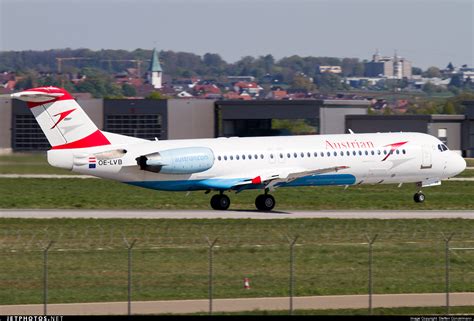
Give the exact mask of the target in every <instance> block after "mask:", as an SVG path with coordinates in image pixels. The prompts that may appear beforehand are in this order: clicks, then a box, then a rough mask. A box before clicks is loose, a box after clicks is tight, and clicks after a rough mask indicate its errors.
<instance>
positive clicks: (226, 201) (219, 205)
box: [211, 194, 230, 211]
mask: <svg viewBox="0 0 474 321" xmlns="http://www.w3.org/2000/svg"><path fill="white" fill-rule="evenodd" d="M229 206H230V198H229V197H228V196H227V195H224V194H217V195H214V196H213V197H211V207H212V208H213V209H215V210H219V211H225V210H226V209H228V208H229Z"/></svg>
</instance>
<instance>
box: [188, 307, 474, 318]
mask: <svg viewBox="0 0 474 321" xmlns="http://www.w3.org/2000/svg"><path fill="white" fill-rule="evenodd" d="M293 313H294V314H295V315H367V314H368V311H367V309H338V310H295V311H293ZM450 313H451V314H470V315H471V314H474V306H470V307H451V309H450ZM213 314H214V315H288V310H284V311H261V310H255V311H242V312H238V313H220V312H217V313H216V312H215V313H213ZM372 314H373V315H411V316H412V315H428V314H431V315H433V314H436V315H443V314H446V308H445V307H419V308H376V309H373V310H372ZM196 315H205V314H196Z"/></svg>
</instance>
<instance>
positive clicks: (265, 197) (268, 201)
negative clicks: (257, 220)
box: [255, 193, 275, 211]
mask: <svg viewBox="0 0 474 321" xmlns="http://www.w3.org/2000/svg"><path fill="white" fill-rule="evenodd" d="M255 207H257V209H258V210H259V211H271V210H272V209H273V208H274V207H275V198H274V197H273V196H271V195H270V194H267V193H265V194H260V195H258V196H257V198H256V199H255Z"/></svg>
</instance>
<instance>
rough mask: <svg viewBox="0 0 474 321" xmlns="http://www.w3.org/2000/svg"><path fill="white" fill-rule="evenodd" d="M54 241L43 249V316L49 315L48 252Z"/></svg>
mask: <svg viewBox="0 0 474 321" xmlns="http://www.w3.org/2000/svg"><path fill="white" fill-rule="evenodd" d="M53 243H54V241H49V243H48V245H46V247H45V248H44V249H43V314H44V315H47V314H48V251H49V249H50V248H51V246H52V245H53Z"/></svg>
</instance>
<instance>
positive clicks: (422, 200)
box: [413, 191, 425, 203]
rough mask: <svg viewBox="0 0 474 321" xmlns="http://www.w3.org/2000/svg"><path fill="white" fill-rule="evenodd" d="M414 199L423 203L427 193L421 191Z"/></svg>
mask: <svg viewBox="0 0 474 321" xmlns="http://www.w3.org/2000/svg"><path fill="white" fill-rule="evenodd" d="M413 200H415V203H423V202H424V201H425V194H423V192H421V191H419V192H417V193H415V195H413Z"/></svg>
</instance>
